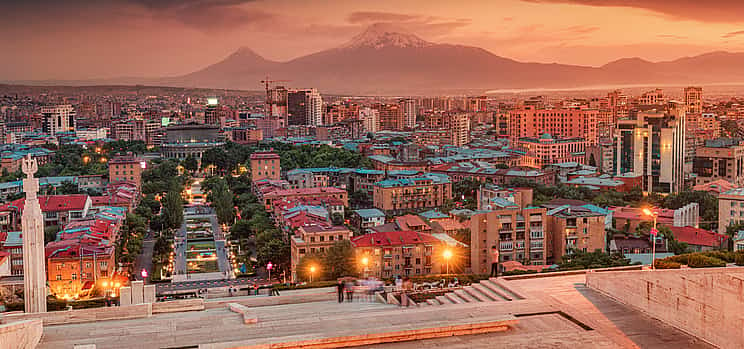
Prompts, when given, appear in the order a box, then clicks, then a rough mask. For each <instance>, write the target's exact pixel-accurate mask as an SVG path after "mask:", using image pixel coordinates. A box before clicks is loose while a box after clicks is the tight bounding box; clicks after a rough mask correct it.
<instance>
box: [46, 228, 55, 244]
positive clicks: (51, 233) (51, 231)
mask: <svg viewBox="0 0 744 349" xmlns="http://www.w3.org/2000/svg"><path fill="white" fill-rule="evenodd" d="M58 232H59V226H58V225H51V226H48V227H46V228H44V244H48V243H49V242H51V241H54V240H57V233H58Z"/></svg>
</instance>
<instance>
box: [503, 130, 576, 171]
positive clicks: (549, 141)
mask: <svg viewBox="0 0 744 349" xmlns="http://www.w3.org/2000/svg"><path fill="white" fill-rule="evenodd" d="M586 145H587V142H586V140H585V139H583V138H563V139H555V138H553V137H552V136H551V135H550V134H548V133H546V134H543V135H542V136H540V138H532V137H523V138H520V139H519V140H518V141H517V142H516V143H515V148H517V149H520V150H524V151H525V154H524V155H523V156H522V163H521V165H522V166H529V167H535V168H543V167H545V166H547V165H550V164H556V163H562V162H576V163H580V164H583V163H584V160H585V157H586Z"/></svg>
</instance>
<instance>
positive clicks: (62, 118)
mask: <svg viewBox="0 0 744 349" xmlns="http://www.w3.org/2000/svg"><path fill="white" fill-rule="evenodd" d="M41 114H42V117H43V121H42V131H43V132H44V133H46V134H49V135H55V134H57V133H60V132H68V131H75V108H73V107H72V105H70V104H63V105H57V106H49V107H42V108H41Z"/></svg>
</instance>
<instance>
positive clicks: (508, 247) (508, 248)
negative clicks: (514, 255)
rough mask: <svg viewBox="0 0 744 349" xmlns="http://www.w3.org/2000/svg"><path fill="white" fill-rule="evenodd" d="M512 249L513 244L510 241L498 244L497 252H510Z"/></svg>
mask: <svg viewBox="0 0 744 349" xmlns="http://www.w3.org/2000/svg"><path fill="white" fill-rule="evenodd" d="M513 249H514V244H513V243H512V242H511V241H510V242H501V243H499V250H501V251H511V250H513Z"/></svg>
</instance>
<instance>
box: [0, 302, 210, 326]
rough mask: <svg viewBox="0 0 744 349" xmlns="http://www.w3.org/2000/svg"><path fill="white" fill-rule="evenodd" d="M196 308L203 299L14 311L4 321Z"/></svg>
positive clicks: (56, 321)
mask: <svg viewBox="0 0 744 349" xmlns="http://www.w3.org/2000/svg"><path fill="white" fill-rule="evenodd" d="M194 310H204V300H203V299H201V298H195V299H182V300H174V301H169V302H161V303H143V304H135V305H126V306H120V307H102V308H88V309H74V310H62V311H50V312H46V313H29V314H27V313H13V314H7V315H5V316H3V317H2V323H3V324H7V323H10V322H14V321H22V320H35V319H38V320H42V321H43V324H44V325H45V326H48V325H61V324H75V323H83V322H94V321H107V320H122V319H137V318H144V317H149V316H152V314H160V313H176V312H183V311H194Z"/></svg>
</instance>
